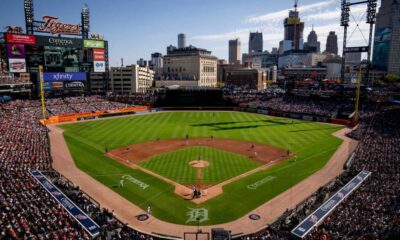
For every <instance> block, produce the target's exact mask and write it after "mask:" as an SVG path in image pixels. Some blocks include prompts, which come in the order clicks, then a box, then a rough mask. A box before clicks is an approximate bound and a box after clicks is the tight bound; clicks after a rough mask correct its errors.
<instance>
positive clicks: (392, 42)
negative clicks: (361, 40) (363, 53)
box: [372, 0, 400, 74]
mask: <svg viewBox="0 0 400 240" xmlns="http://www.w3.org/2000/svg"><path fill="white" fill-rule="evenodd" d="M399 19H400V1H399V0H382V3H381V7H380V8H379V12H378V14H377V16H376V26H375V39H374V52H373V58H372V64H373V67H374V68H375V69H378V70H382V71H387V72H389V73H395V74H400V21H399Z"/></svg>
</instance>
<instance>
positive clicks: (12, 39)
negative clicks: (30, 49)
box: [6, 33, 36, 44]
mask: <svg viewBox="0 0 400 240" xmlns="http://www.w3.org/2000/svg"><path fill="white" fill-rule="evenodd" d="M6 41H7V43H21V44H36V36H33V35H21V34H12V33H6Z"/></svg>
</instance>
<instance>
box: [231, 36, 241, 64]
mask: <svg viewBox="0 0 400 240" xmlns="http://www.w3.org/2000/svg"><path fill="white" fill-rule="evenodd" d="M237 62H240V39H239V38H236V39H233V40H229V64H235V63H237Z"/></svg>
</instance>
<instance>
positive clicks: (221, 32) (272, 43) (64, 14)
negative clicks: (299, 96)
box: [0, 0, 368, 66]
mask: <svg viewBox="0 0 400 240" xmlns="http://www.w3.org/2000/svg"><path fill="white" fill-rule="evenodd" d="M233 2H234V4H233ZM233 2H232V0H230V1H227V0H226V1H225V0H223V1H218V2H214V1H212V0H205V1H202V2H201V3H197V2H195V1H192V2H191V3H190V4H187V1H183V0H175V1H173V3H174V4H165V3H164V2H163V1H161V0H154V1H152V2H151V3H150V2H137V1H133V2H131V1H119V2H118V3H119V4H110V3H109V2H106V1H94V0H87V1H80V0H79V1H74V2H72V3H67V2H57V3H54V2H52V1H49V0H46V1H40V2H39V1H35V18H36V19H40V18H41V17H42V16H43V15H53V16H58V17H60V20H61V21H63V22H66V23H79V22H80V9H81V8H82V7H83V6H84V4H85V3H87V4H88V6H89V8H90V15H91V33H100V34H102V35H103V36H104V38H105V39H106V40H108V41H109V43H110V65H111V66H118V65H120V59H121V58H124V62H125V65H127V64H133V63H135V62H136V61H137V60H138V59H140V58H144V59H146V60H149V59H150V54H151V53H153V52H161V53H163V54H165V51H166V50H165V49H166V47H167V46H168V45H170V44H172V45H177V34H178V33H185V34H186V44H187V45H194V46H197V47H200V48H205V49H208V50H210V51H212V52H213V55H215V56H217V57H218V58H220V59H226V60H228V44H227V43H228V41H229V39H234V38H240V39H241V40H242V44H241V52H242V53H247V52H248V36H249V33H250V32H252V31H260V32H262V33H263V35H264V36H263V38H264V41H263V43H264V50H268V51H271V49H272V47H278V45H279V41H280V40H282V39H283V19H284V18H285V17H287V15H288V12H289V10H291V9H293V1H284V2H279V3H275V2H274V5H273V6H271V1H268V0H266V1H261V0H249V1H246V3H243V2H241V1H236V0H234V1H233ZM133 3H135V4H133ZM67 4H68V8H66V7H65V6H67ZM2 6H6V7H2V8H1V10H0V13H1V14H0V22H1V23H3V25H4V26H7V25H17V26H21V27H23V28H24V27H25V26H24V15H23V1H22V0H21V1H11V0H4V1H2ZM131 6H134V7H133V8H132V7H131ZM210 6H212V8H210ZM105 9H107V12H105ZM125 9H133V12H128V11H126V10H125ZM193 9H196V11H194V10H193ZM173 10H174V13H177V12H178V13H180V14H174V15H172V17H171V14H170V13H171V11H173ZM365 10H366V7H365V6H360V7H355V8H352V12H353V14H354V19H356V20H358V19H360V18H361V16H362V15H363V13H364V12H365ZM121 11H122V14H121ZM125 11H126V12H125ZM189 11H190V12H189ZM205 11H206V12H207V14H206V15H204V12H205ZM298 11H299V12H300V18H301V19H302V21H304V22H305V29H304V35H305V36H307V35H308V34H309V32H310V31H311V28H312V25H314V30H315V31H316V33H317V35H318V38H319V39H320V41H321V46H323V47H322V49H321V51H324V50H325V48H324V46H325V43H326V36H327V35H328V33H329V31H336V33H337V35H338V45H339V54H340V53H341V45H342V28H341V27H340V23H339V18H340V1H338V0H325V1H315V0H304V1H300V2H299V7H298ZM107 13H108V14H109V16H107V15H106V14H107ZM128 13H129V14H128ZM227 15H229V17H230V21H226V17H227ZM205 16H206V17H205ZM188 18H189V20H188ZM364 18H365V17H364ZM351 19H352V18H351ZM352 20H353V19H352ZM364 22H365V20H364V19H362V20H361V23H362V24H360V27H361V29H363V30H366V29H367V28H368V26H367V25H366V24H364ZM354 25H355V24H354V22H353V28H354ZM4 26H2V27H4ZM352 31H353V29H352V28H350V32H352ZM364 35H365V33H364ZM365 37H366V36H365ZM351 44H353V45H365V44H364V40H363V36H362V34H360V33H359V31H357V30H356V31H355V32H354V33H353V34H352V36H351V41H350V45H351Z"/></svg>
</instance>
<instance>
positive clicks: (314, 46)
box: [304, 28, 321, 53]
mask: <svg viewBox="0 0 400 240" xmlns="http://www.w3.org/2000/svg"><path fill="white" fill-rule="evenodd" d="M320 48H321V43H320V42H318V36H317V33H316V32H315V31H314V28H313V29H312V30H311V32H310V34H308V38H307V42H306V43H305V44H304V49H305V50H309V51H312V52H317V53H319V52H320V51H321V50H320Z"/></svg>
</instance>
